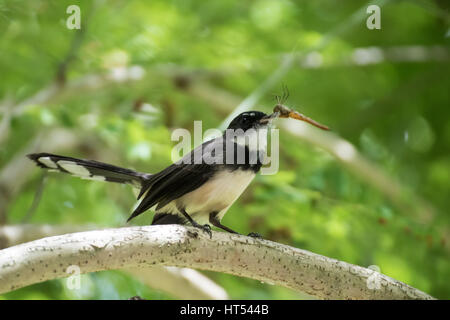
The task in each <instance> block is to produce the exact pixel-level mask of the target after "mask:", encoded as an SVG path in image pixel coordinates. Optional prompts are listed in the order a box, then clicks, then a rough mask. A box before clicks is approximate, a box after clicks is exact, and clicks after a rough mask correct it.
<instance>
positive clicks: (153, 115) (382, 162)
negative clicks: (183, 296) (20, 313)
mask: <svg viewBox="0 0 450 320" xmlns="http://www.w3.org/2000/svg"><path fill="white" fill-rule="evenodd" d="M71 4H77V5H79V6H80V8H81V20H82V29H81V30H82V35H77V31H76V30H69V29H67V28H66V19H67V17H68V16H69V15H68V14H67V13H66V8H67V7H68V6H69V5H71ZM380 4H381V3H380ZM367 5H368V4H367V3H366V2H362V1H345V2H343V1H332V0H315V1H294V0H279V1H272V0H255V1H238V0H228V1H218V0H213V1H194V0H170V1H166V0H153V1H137V0H136V1H132V0H115V1H75V0H74V1H68V0H58V1H56V0H54V1H41V0H34V1H25V0H0V31H1V36H0V99H3V100H1V101H2V102H1V103H0V104H1V105H2V106H3V107H2V109H1V112H2V113H1V114H2V115H0V117H3V118H4V117H5V110H6V108H5V107H4V106H6V105H13V106H17V104H19V103H20V102H22V101H24V100H26V99H27V98H29V97H31V96H33V95H34V94H35V93H37V92H39V91H40V90H42V89H43V88H46V87H48V86H50V85H52V83H56V84H57V85H59V86H60V90H61V91H63V92H66V93H65V94H63V95H58V96H57V97H55V98H54V99H51V101H48V102H45V103H36V102H33V103H32V104H31V105H29V104H27V108H25V109H24V112H21V113H19V114H16V115H14V116H13V117H11V119H10V120H9V125H10V133H9V136H8V137H7V138H6V140H5V141H3V142H0V171H1V169H2V168H5V166H6V165H7V164H9V163H10V162H11V161H12V160H13V159H14V157H15V156H16V155H17V154H20V152H21V150H24V148H26V146H28V145H29V143H30V142H31V141H32V140H33V139H35V137H37V136H38V135H39V134H40V133H43V132H51V130H52V129H54V128H65V129H66V130H69V131H70V132H72V133H73V134H74V135H75V137H76V139H77V140H78V143H77V144H76V146H75V147H73V146H72V145H71V146H70V147H68V148H60V149H59V150H57V152H58V153H61V154H65V155H70V156H75V157H82V158H88V159H96V160H99V161H104V162H109V163H113V164H116V165H121V166H125V167H130V168H136V169H138V170H140V171H146V172H156V171H158V170H161V169H163V168H164V167H165V166H167V165H169V164H170V159H171V150H172V147H173V146H174V145H175V144H176V142H171V139H170V138H171V131H172V130H173V129H175V128H180V127H182V128H187V129H192V126H193V121H194V120H203V128H204V129H206V128H214V127H218V126H219V125H220V123H221V121H223V119H224V118H225V117H226V116H227V115H228V114H229V113H230V112H231V111H232V109H227V108H226V107H224V105H227V103H228V104H229V103H230V101H231V100H227V96H223V95H218V94H217V91H212V88H213V89H214V90H220V91H219V92H221V93H224V92H225V93H227V94H231V95H232V96H231V97H233V99H235V98H237V99H236V100H233V101H237V102H240V101H241V99H242V98H244V97H246V96H248V95H249V94H250V93H251V92H253V91H254V90H255V89H256V88H257V87H258V86H259V85H260V84H261V83H263V82H264V81H265V79H267V77H269V76H270V75H271V74H272V73H273V72H274V70H276V69H277V68H278V67H279V66H280V64H282V63H283V59H285V57H286V55H287V54H291V53H297V52H298V53H299V54H298V61H297V62H295V63H294V64H293V66H292V68H290V70H289V72H288V73H287V74H286V75H285V76H284V77H283V79H282V83H284V84H286V85H287V86H288V88H289V90H290V93H291V96H290V98H289V100H288V105H290V106H293V107H295V108H297V109H298V110H301V112H303V113H305V114H307V115H308V116H311V117H312V118H314V119H316V120H318V121H320V122H321V123H325V124H327V125H329V126H330V127H331V128H332V129H333V132H334V133H336V134H338V135H340V136H341V137H342V138H344V139H346V140H348V141H350V142H351V143H353V144H354V145H355V146H356V147H357V148H358V150H359V151H360V152H361V153H362V154H363V155H364V156H365V157H367V158H368V159H370V160H371V161H372V162H373V163H374V164H376V165H377V166H378V167H380V168H381V169H382V170H383V171H384V172H385V173H386V174H387V175H389V176H390V177H391V178H392V179H394V180H398V181H400V182H401V183H402V184H403V185H404V186H405V188H406V189H407V190H409V191H411V194H410V195H409V197H411V203H414V201H415V200H416V198H423V199H425V200H426V201H427V202H428V203H429V204H430V205H431V206H432V207H433V208H434V214H433V215H432V217H431V218H429V219H421V218H423V217H418V216H416V215H412V214H410V213H409V212H407V211H405V210H403V211H402V210H400V209H398V208H397V207H395V206H394V205H393V204H392V203H391V202H389V201H388V200H387V199H386V198H385V197H384V196H383V195H382V193H380V191H379V190H376V189H374V188H372V187H369V186H368V185H367V183H366V181H364V179H360V178H356V177H355V176H354V175H352V174H351V173H350V172H348V171H347V170H346V169H345V168H344V167H343V166H341V165H340V163H339V162H337V161H336V159H334V158H333V157H332V156H331V155H329V154H328V153H327V152H325V151H324V150H321V149H319V148H318V147H315V146H312V145H310V144H307V143H305V142H302V141H299V140H298V139H297V138H294V137H292V136H291V135H289V134H288V133H286V132H283V131H281V132H280V139H281V150H280V157H281V158H280V171H279V172H278V173H277V174H276V175H271V176H258V177H257V179H256V180H255V181H254V182H253V183H252V184H251V186H250V187H249V188H248V190H247V191H246V192H245V193H244V194H243V195H242V196H241V198H240V199H239V200H238V201H237V202H236V203H235V204H234V205H233V206H232V208H231V209H230V210H229V212H228V213H227V215H226V216H225V218H224V220H223V222H224V224H225V225H228V226H230V227H232V228H233V229H235V230H240V231H241V232H242V233H247V232H250V231H255V232H259V233H261V234H262V235H263V236H264V237H265V238H268V239H271V240H274V241H278V242H281V243H285V244H289V245H292V246H295V247H299V248H303V249H306V250H310V251H312V252H315V253H319V254H322V255H325V256H329V257H333V258H336V259H339V260H344V261H347V262H350V263H354V264H357V265H361V266H366V267H367V266H370V265H377V266H378V267H379V268H380V270H381V272H382V273H384V274H386V275H388V276H391V277H393V278H395V279H398V280H400V281H403V282H406V283H407V284H409V285H411V286H414V287H416V288H418V289H421V290H423V291H425V292H427V293H429V294H431V295H433V296H435V297H437V298H444V299H448V298H449V297H450V285H449V279H450V263H449V241H450V229H449V226H450V225H449V223H450V221H449V210H448V208H449V207H450V196H449V195H450V154H449V146H450V122H449V115H450V109H449V84H450V79H449V76H448V75H449V74H450V67H449V50H448V49H449V47H448V46H449V39H450V38H449V21H450V20H449V15H448V3H446V2H445V1H426V0H423V1H422V0H416V1H385V2H384V5H383V6H382V9H381V18H382V20H381V23H382V29H381V30H369V29H367V28H366V18H367V17H368V14H366V13H365V8H366V7H367ZM361 10H362V11H361ZM355 12H359V13H357V14H356V16H355V15H354V14H355ZM351 17H356V18H358V19H359V20H357V21H356V22H355V23H353V24H350V21H351V19H352V18H351ZM345 26H348V28H346V27H345ZM78 33H79V32H78ZM77 39H78V40H77ZM324 39H326V40H327V42H326V45H324V46H323V47H320V46H319V47H317V46H318V45H320V43H321V41H324ZM78 41H79V42H78ZM78 43H79V45H78ZM367 47H373V48H378V49H380V50H385V49H389V48H413V53H411V54H412V58H414V57H416V58H417V55H419V57H423V59H421V61H412V60H414V59H411V56H408V55H405V54H401V55H400V56H399V58H398V59H397V61H387V60H384V61H377V62H376V63H373V64H358V63H355V61H356V60H352V57H354V54H355V50H357V49H358V48H367ZM314 48H318V50H317V51H315V52H316V53H314V54H312V55H311V54H310V55H309V56H308V55H307V54H308V53H310V52H311V50H313V49H314ZM414 50H415V51H414ZM433 50H434V51H433ZM430 51H431V52H435V53H436V54H437V55H438V56H439V57H440V58H439V59H435V58H433V57H429V56H427V55H426V54H423V52H430ZM302 54H303V55H302ZM72 55H73V56H72ZM318 55H319V56H318ZM68 57H71V58H68ZM305 57H306V58H305ZM308 57H309V59H310V60H308ZM305 59H306V60H307V61H311V59H312V61H313V62H314V61H315V62H316V64H314V63H313V64H312V65H311V63H310V64H308V63H307V62H305ZM314 59H315V60H314ZM317 59H319V60H317ZM64 61H66V62H67V68H66V69H67V70H66V72H61V70H62V69H61V63H62V62H64ZM302 61H303V62H302ZM132 66H140V67H141V68H142V70H144V71H145V76H144V78H143V79H141V80H139V81H127V82H123V83H120V82H119V83H111V82H108V83H107V84H106V85H105V86H101V87H99V88H97V89H96V88H91V87H92V85H91V84H89V85H87V88H82V89H79V90H75V91H73V92H72V91H70V90H66V91H64V90H65V86H67V85H68V84H70V83H72V82H73V81H77V80H78V79H82V78H83V77H84V76H86V75H88V74H97V75H106V74H110V73H111V72H114V70H116V72H117V70H123V69H124V68H130V67H132ZM121 68H122V69H121ZM58 70H60V73H59V77H58ZM135 70H137V69H135ZM62 75H64V77H62ZM62 79H66V80H65V81H63V80H62ZM196 84H201V85H204V86H203V87H201V86H200V87H201V88H202V89H201V90H202V91H201V92H203V93H206V94H209V96H210V97H209V98H205V95H204V96H203V97H204V98H202V95H200V94H195V93H193V90H190V88H191V86H194V85H196ZM274 93H276V94H280V93H281V81H280V82H278V83H276V85H275V86H274V87H272V88H270V89H269V90H267V91H266V92H265V94H264V96H263V98H262V99H261V100H260V101H259V102H258V104H257V106H256V107H255V108H257V109H259V110H262V111H266V112H268V111H270V110H271V109H272V108H273V105H274V100H273V94H274ZM211 96H212V97H211ZM231 97H230V98H231ZM221 100H223V105H222V104H220V103H217V102H218V101H221ZM148 105H151V106H152V107H153V108H150V107H149V106H148ZM234 107H235V106H234ZM12 109H13V110H14V107H13V108H12ZM3 118H2V119H3ZM46 142H47V141H46V140H44V141H41V142H40V144H39V146H38V147H36V148H35V151H46V150H47V149H48V148H49V146H48V144H47V143H46ZM41 175H42V172H41V171H40V170H38V169H37V168H36V169H34V170H33V171H32V175H31V176H29V177H27V179H26V182H25V183H24V184H23V185H22V186H21V187H20V190H19V191H18V192H15V193H14V194H13V195H11V196H10V197H9V198H8V201H7V202H6V203H3V204H1V203H0V207H1V208H2V214H3V217H2V219H1V223H3V224H20V223H22V222H23V221H24V218H25V216H26V213H27V211H28V210H29V208H30V206H31V203H32V201H33V198H34V196H35V193H36V188H37V186H38V184H39V181H40V179H41ZM3 187H4V188H6V193H8V192H7V191H8V188H10V186H3ZM134 199H135V197H134V195H133V193H132V192H131V190H130V189H129V188H128V187H126V186H119V185H111V184H104V183H101V182H87V181H83V180H78V179H75V178H71V177H70V176H67V175H58V174H49V176H48V177H47V178H46V179H45V187H44V189H43V195H42V199H41V201H40V203H39V206H38V207H37V209H36V211H35V212H34V213H33V214H32V215H31V217H30V219H29V220H28V222H29V223H34V224H44V223H47V224H74V225H82V224H97V225H98V226H100V227H120V226H124V225H125V221H126V218H127V217H128V215H129V213H130V212H131V209H132V207H133V205H134ZM151 219H152V213H150V212H149V213H147V214H144V215H142V216H140V217H139V218H138V219H136V221H133V223H134V224H142V225H145V224H149V223H150V222H151ZM205 274H207V275H208V276H209V277H211V278H212V279H213V280H215V281H216V282H217V283H219V284H220V285H221V286H223V288H225V289H226V290H227V292H228V293H229V295H230V297H231V298H237V299H239V298H243V299H259V298H262V299H298V298H302V296H300V295H299V294H297V293H295V292H292V291H290V290H288V289H284V288H280V287H276V286H271V285H269V284H263V283H260V282H258V281H254V280H250V279H241V278H238V277H234V276H230V275H226V274H217V273H212V272H205ZM63 281H64V280H56V281H49V282H46V283H41V284H37V285H33V286H30V287H26V288H23V289H20V290H16V291H14V292H11V293H8V294H4V295H0V298H3V299H75V298H78V299H126V298H129V297H131V296H134V295H141V296H144V297H145V298H148V299H167V298H168V299H170V298H172V297H169V296H167V295H166V294H164V293H162V292H159V291H157V290H153V289H150V288H147V287H145V286H144V285H142V284H141V283H139V282H138V281H137V280H134V279H132V278H130V277H129V276H127V275H125V274H123V273H121V272H119V271H114V272H113V271H111V272H100V273H96V274H89V275H85V276H83V280H82V281H83V282H82V284H83V285H82V289H81V290H80V291H76V292H74V291H69V290H67V289H65V286H64V282H63ZM180 290H182V288H180Z"/></svg>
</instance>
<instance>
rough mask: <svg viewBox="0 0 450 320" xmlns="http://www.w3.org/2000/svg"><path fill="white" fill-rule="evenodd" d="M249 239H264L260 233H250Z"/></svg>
mask: <svg viewBox="0 0 450 320" xmlns="http://www.w3.org/2000/svg"><path fill="white" fill-rule="evenodd" d="M247 237H252V238H256V239H262V238H263V237H262V235H260V234H259V233H256V232H250V233H249V234H248V235H247Z"/></svg>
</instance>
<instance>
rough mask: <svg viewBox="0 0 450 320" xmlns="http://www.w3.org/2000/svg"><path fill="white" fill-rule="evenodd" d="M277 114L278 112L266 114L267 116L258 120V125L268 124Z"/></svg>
mask: <svg viewBox="0 0 450 320" xmlns="http://www.w3.org/2000/svg"><path fill="white" fill-rule="evenodd" d="M279 114H280V113H279V112H278V111H276V112H274V113H272V114H268V115H266V116H264V117H262V118H261V119H260V120H259V123H260V124H267V123H269V122H270V121H271V120H272V119H275V118H276V117H278V115H279Z"/></svg>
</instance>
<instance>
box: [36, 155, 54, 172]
mask: <svg viewBox="0 0 450 320" xmlns="http://www.w3.org/2000/svg"><path fill="white" fill-rule="evenodd" d="M37 160H38V161H39V162H40V163H42V164H43V165H44V166H46V167H47V168H52V169H58V166H57V165H56V163H54V162H53V160H52V159H50V157H41V158H39V159H37Z"/></svg>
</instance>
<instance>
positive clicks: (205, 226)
mask: <svg viewBox="0 0 450 320" xmlns="http://www.w3.org/2000/svg"><path fill="white" fill-rule="evenodd" d="M192 226H194V227H195V228H199V229H202V230H203V232H206V233H207V234H209V238H212V232H211V226H210V225H209V224H199V223H197V222H195V223H192Z"/></svg>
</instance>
